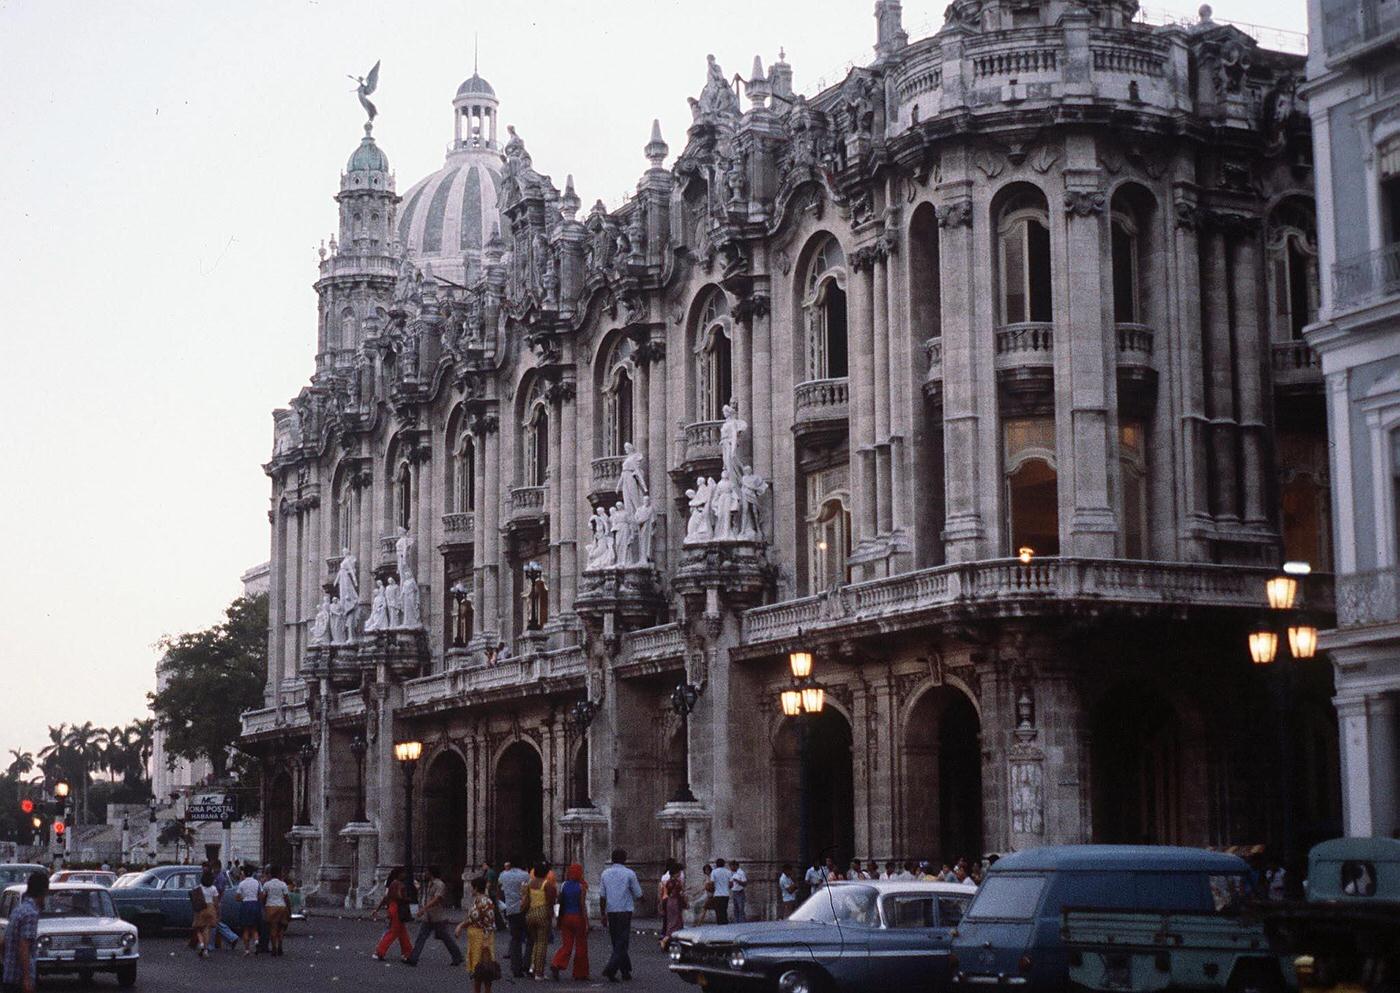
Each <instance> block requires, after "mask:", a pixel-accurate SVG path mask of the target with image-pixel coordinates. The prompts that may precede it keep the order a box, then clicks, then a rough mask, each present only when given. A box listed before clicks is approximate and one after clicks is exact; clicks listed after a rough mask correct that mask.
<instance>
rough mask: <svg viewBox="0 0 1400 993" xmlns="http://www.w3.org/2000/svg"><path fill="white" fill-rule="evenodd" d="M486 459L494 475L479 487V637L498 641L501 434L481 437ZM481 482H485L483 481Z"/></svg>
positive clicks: (500, 630) (486, 434)
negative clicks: (482, 560) (482, 552)
mask: <svg viewBox="0 0 1400 993" xmlns="http://www.w3.org/2000/svg"><path fill="white" fill-rule="evenodd" d="M484 440H485V443H486V444H485V448H486V456H485V459H486V461H485V465H487V466H494V467H495V468H496V472H495V473H494V474H493V475H492V477H491V479H490V485H489V486H484V487H482V489H483V491H484V493H483V494H479V496H483V495H484V503H485V505H486V520H485V527H484V528H481V527H478V528H477V534H478V535H480V536H481V537H482V541H483V543H484V544H485V546H486V566H485V571H484V575H483V576H482V586H483V588H484V591H485V592H484V596H483V600H484V602H483V604H482V606H483V611H482V614H481V616H480V623H481V631H482V634H485V635H489V636H490V639H491V640H492V641H496V640H499V639H500V637H501V633H502V632H503V631H504V630H505V628H504V627H503V625H502V617H501V578H500V572H501V496H502V492H503V487H504V486H505V485H506V483H505V481H504V477H503V474H502V473H501V471H500V470H501V433H500V431H499V430H497V429H492V430H489V431H487V432H486V433H485V435H484ZM483 481H484V480H483Z"/></svg>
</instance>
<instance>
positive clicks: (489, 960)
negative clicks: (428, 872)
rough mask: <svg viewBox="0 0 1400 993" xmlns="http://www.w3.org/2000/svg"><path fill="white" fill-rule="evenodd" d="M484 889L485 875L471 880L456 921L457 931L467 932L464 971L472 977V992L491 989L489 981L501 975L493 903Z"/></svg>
mask: <svg viewBox="0 0 1400 993" xmlns="http://www.w3.org/2000/svg"><path fill="white" fill-rule="evenodd" d="M486 890H487V885H486V877H485V876H477V877H476V878H475V879H473V880H472V882H471V893H470V894H469V895H468V897H467V899H466V900H465V901H464V903H465V905H466V909H467V915H466V916H465V917H464V918H462V923H461V924H458V925H457V934H458V935H461V933H462V932H463V931H466V932H467V974H468V975H469V976H471V977H472V991H473V993H491V984H492V983H493V982H495V981H496V980H497V979H500V978H501V966H500V963H498V962H497V961H496V905H495V903H493V902H492V900H491V898H490V897H489V896H487V894H486Z"/></svg>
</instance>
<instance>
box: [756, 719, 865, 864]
mask: <svg viewBox="0 0 1400 993" xmlns="http://www.w3.org/2000/svg"><path fill="white" fill-rule="evenodd" d="M774 751H775V756H774V759H775V761H774V776H775V780H776V787H777V790H776V792H777V796H776V797H775V799H776V801H777V802H776V804H775V806H774V810H775V811H776V818H775V821H774V825H773V827H774V846H773V847H774V851H775V852H777V853H778V855H779V857H780V859H787V860H791V861H792V862H793V863H794V864H796V863H799V862H803V861H811V860H821V859H825V858H827V857H828V856H829V857H831V858H833V859H835V860H836V862H837V863H840V864H844V863H847V862H849V861H850V860H851V859H852V858H854V857H855V847H856V815H855V775H854V772H853V770H852V765H851V725H850V723H849V722H848V721H847V720H846V718H845V716H844V715H842V714H841V713H840V712H838V711H836V710H834V709H832V708H831V707H827V708H826V709H824V710H823V711H822V712H821V713H820V714H817V715H815V716H813V715H807V716H803V717H796V718H786V719H784V721H783V723H782V726H781V727H780V728H779V729H778V738H777V741H776V742H775V743H774ZM804 755H805V765H806V774H805V775H804V774H803V765H804V762H803V759H804ZM804 811H805V814H806V816H805V818H804V816H803V814H804ZM804 821H805V823H806V831H805V834H806V849H807V850H806V852H804V851H803V840H804V839H803V834H804V830H803V823H804Z"/></svg>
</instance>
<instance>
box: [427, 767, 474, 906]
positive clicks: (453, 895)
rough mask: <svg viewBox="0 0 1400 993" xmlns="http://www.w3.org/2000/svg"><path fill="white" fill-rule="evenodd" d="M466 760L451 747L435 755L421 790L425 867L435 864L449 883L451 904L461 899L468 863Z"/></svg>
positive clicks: (467, 780)
mask: <svg viewBox="0 0 1400 993" xmlns="http://www.w3.org/2000/svg"><path fill="white" fill-rule="evenodd" d="M469 785H470V780H469V777H468V774H467V761H466V759H465V757H463V755H462V753H461V752H459V751H458V750H457V749H456V748H453V747H451V746H448V747H446V748H443V749H442V750H441V751H439V752H438V753H437V754H436V755H434V756H433V757H432V758H431V759H430V760H429V761H428V763H427V765H426V767H425V769H424V772H423V783H422V787H421V794H420V795H421V798H422V799H421V801H420V806H421V808H422V817H421V821H420V823H421V824H422V828H421V831H422V839H423V848H422V851H423V856H422V862H423V864H424V865H436V866H437V867H438V868H439V869H440V870H441V871H442V874H443V879H444V880H445V881H446V883H447V891H448V893H449V902H450V903H454V904H455V903H457V902H458V901H460V899H461V896H462V870H463V869H464V868H466V864H467V813H468V796H467V793H468V789H469Z"/></svg>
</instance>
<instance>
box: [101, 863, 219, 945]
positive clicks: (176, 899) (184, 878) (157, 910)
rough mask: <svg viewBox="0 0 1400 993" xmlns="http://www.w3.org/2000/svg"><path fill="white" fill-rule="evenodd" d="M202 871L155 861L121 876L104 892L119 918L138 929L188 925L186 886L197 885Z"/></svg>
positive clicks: (190, 920) (190, 919) (190, 917)
mask: <svg viewBox="0 0 1400 993" xmlns="http://www.w3.org/2000/svg"><path fill="white" fill-rule="evenodd" d="M203 871H204V870H203V869H202V868H201V867H200V866H197V865H158V866H156V867H155V868H154V869H148V870H147V871H145V872H143V873H140V874H136V873H128V874H127V875H125V876H122V877H121V878H120V879H118V880H117V881H116V883H114V884H113V885H112V888H111V890H109V891H108V892H110V893H111V894H112V903H113V904H114V905H115V906H116V908H117V914H118V915H119V916H120V917H121V919H122V920H124V921H130V922H131V923H132V924H135V925H136V926H137V927H138V928H140V929H141V930H142V931H145V932H151V933H159V932H160V931H161V930H163V929H165V928H188V927H189V926H190V925H191V924H192V923H193V921H194V910H193V908H192V907H191V906H190V890H192V889H194V888H195V886H196V885H198V883H199V877H200V874H201V873H202V872H203Z"/></svg>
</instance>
